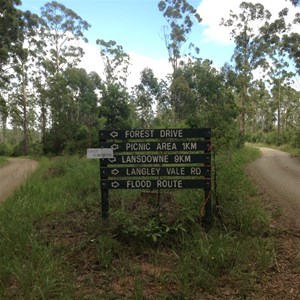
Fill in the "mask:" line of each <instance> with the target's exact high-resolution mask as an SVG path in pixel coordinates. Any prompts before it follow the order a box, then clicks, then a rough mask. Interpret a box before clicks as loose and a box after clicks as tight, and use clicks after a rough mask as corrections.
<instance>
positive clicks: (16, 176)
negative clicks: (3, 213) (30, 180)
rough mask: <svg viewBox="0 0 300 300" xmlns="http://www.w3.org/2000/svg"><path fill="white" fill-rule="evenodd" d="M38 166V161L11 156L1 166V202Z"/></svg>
mask: <svg viewBox="0 0 300 300" xmlns="http://www.w3.org/2000/svg"><path fill="white" fill-rule="evenodd" d="M37 166H38V162H37V161H35V160H31V159H25V158H10V159H9V163H8V164H7V165H5V166H3V167H0V202H1V201H3V200H5V199H6V198H7V197H8V196H9V195H10V194H11V193H12V192H13V191H14V190H15V189H16V188H18V187H19V186H20V185H21V184H22V183H24V182H25V180H26V178H27V177H28V175H29V174H30V173H32V172H33V171H34V170H35V169H36V168H37Z"/></svg>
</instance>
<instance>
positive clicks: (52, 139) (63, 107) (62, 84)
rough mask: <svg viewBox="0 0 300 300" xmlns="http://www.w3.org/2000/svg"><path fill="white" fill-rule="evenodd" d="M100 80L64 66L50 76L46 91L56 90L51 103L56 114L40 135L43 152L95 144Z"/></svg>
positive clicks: (60, 151)
mask: <svg viewBox="0 0 300 300" xmlns="http://www.w3.org/2000/svg"><path fill="white" fill-rule="evenodd" d="M50 80H52V79H50ZM100 83H101V81H100V78H99V76H98V75H97V74H95V73H90V74H88V73H87V72H86V71H85V70H84V69H78V68H69V69H66V70H65V71H64V72H63V73H62V74H58V75H56V76H55V77H54V78H53V82H51V84H50V89H49V91H48V92H49V93H51V94H56V98H57V100H56V101H53V103H52V105H53V106H54V111H55V113H56V114H57V115H56V116H55V118H53V119H52V125H51V128H50V130H48V132H46V134H45V137H44V151H45V152H46V153H48V152H51V153H55V154H60V153H62V152H66V153H75V152H82V151H85V149H86V148H88V147H92V146H95V145H96V141H97V140H98V136H97V130H98V129H99V126H98V113H97V109H98V102H99V99H98V96H97V90H99V85H100Z"/></svg>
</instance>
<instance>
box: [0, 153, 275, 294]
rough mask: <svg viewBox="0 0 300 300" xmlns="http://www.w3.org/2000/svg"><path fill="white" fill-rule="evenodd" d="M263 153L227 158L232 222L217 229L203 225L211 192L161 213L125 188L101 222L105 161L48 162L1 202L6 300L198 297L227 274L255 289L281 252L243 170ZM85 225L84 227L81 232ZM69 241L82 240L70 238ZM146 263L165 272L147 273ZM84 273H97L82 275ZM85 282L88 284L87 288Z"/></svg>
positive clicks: (224, 186)
mask: <svg viewBox="0 0 300 300" xmlns="http://www.w3.org/2000/svg"><path fill="white" fill-rule="evenodd" d="M257 156H258V151H257V150H253V149H249V148H245V149H244V150H242V151H240V152H238V153H236V154H234V155H233V156H232V158H231V160H230V161H229V160H228V159H227V158H226V157H225V156H224V157H223V156H221V155H219V156H218V157H217V161H216V165H217V170H216V172H217V174H216V175H217V190H216V191H215V192H216V193H215V197H217V198H218V204H219V205H220V207H219V213H220V215H221V216H222V222H220V219H218V218H216V219H215V226H214V229H213V230H212V231H211V232H210V233H206V232H205V231H204V230H203V229H202V228H201V226H200V223H199V216H200V208H201V205H202V203H201V201H203V192H202V191H189V190H187V191H186V192H185V191H182V192H178V193H175V194H174V197H173V196H170V197H169V196H168V197H169V198H165V199H161V207H160V210H159V211H157V210H156V209H157V206H155V205H153V204H151V203H152V202H151V201H152V199H150V198H149V199H146V200H147V201H145V199H144V200H143V199H142V198H140V197H139V196H138V194H137V191H120V193H118V192H117V191H115V192H114V193H111V219H110V222H106V223H103V224H102V225H101V224H99V219H97V220H96V218H95V215H96V214H97V213H98V214H99V213H100V212H97V213H96V214H95V213H93V214H89V211H91V210H92V209H95V204H96V203H97V202H98V201H99V170H98V168H99V164H98V162H97V161H94V160H86V159H81V158H79V157H75V156H73V157H60V158H54V159H51V160H49V159H46V158H45V159H42V160H41V161H40V166H39V168H38V170H37V171H36V173H35V174H34V175H33V176H32V177H31V178H30V179H29V180H28V181H27V183H26V184H25V185H23V186H22V188H20V189H19V190H18V191H17V192H16V193H15V194H14V195H13V196H12V197H10V198H9V199H7V201H5V202H4V203H3V205H1V206H0V236H1V238H0V270H1V272H0V299H1V298H3V299H76V298H78V299H80V298H83V297H90V299H98V298H99V297H100V298H103V299H106V298H108V299H118V298H120V297H121V298H122V297H123V296H124V295H125V294H126V295H127V296H126V297H129V298H130V299H142V298H143V297H144V295H145V293H144V292H145V290H146V289H150V290H149V291H147V292H148V293H152V294H151V295H152V298H153V297H154V298H157V299H166V298H169V299H173V298H176V299H193V296H194V295H195V293H199V291H201V290H205V291H208V292H210V293H213V292H215V291H216V290H217V287H218V285H219V282H220V280H221V279H222V280H224V277H225V278H226V282H227V284H228V285H229V286H230V285H233V286H234V289H235V290H236V289H237V286H239V288H240V289H241V290H243V291H241V293H242V292H243V293H246V292H245V291H247V290H248V289H250V288H251V285H252V283H253V280H254V279H255V278H256V277H257V276H259V274H261V272H263V271H264V270H266V268H268V266H270V264H272V255H273V250H272V243H271V241H270V240H268V239H266V238H264V237H263V233H264V232H265V230H266V228H267V226H268V222H269V217H268V216H267V214H266V213H265V212H264V211H263V209H262V208H261V206H260V205H259V203H258V200H257V199H256V196H255V189H254V188H253V187H252V186H251V184H250V183H249V181H248V180H247V178H246V176H245V175H244V172H243V166H244V164H245V163H247V161H249V160H252V159H254V158H255V157H257ZM142 200H143V201H142ZM148 200H149V201H148ZM122 203H123V207H122ZM149 203H150V204H149ZM155 203H156V202H155ZM134 207H135V209H133V208H134ZM130 209H131V211H130ZM70 212H75V214H74V217H75V218H78V219H75V220H72V218H70ZM156 212H158V215H157V216H156V215H155V213H156ZM99 215H100V214H99ZM71 217H73V215H71ZM82 220H84V222H83V221H82ZM72 222H73V225H72V226H71V225H70V224H69V223H72ZM77 223H78V224H77ZM221 223H222V224H221ZM103 225H104V226H103ZM78 226H84V230H82V229H80V230H79V231H80V234H78V233H77V232H76V230H77V229H78ZM49 228H50V229H52V228H53V230H52V231H51V230H50V233H51V234H48V235H47V230H48V231H49ZM48 233H49V232H48ZM76 234H77V235H76ZM69 235H71V236H72V237H74V238H76V239H75V242H74V243H75V244H72V243H69V244H68V243H66V242H65V241H64V238H67V237H68V236H69ZM91 258H92V259H91ZM74 260H75V261H76V263H75V262H74ZM145 262H146V263H147V264H148V265H150V267H153V268H154V267H155V266H156V265H159V266H160V267H161V268H163V269H165V271H164V272H162V273H160V272H158V273H155V272H152V273H151V272H150V273H151V274H150V276H148V275H147V276H146V275H145V273H143V272H144V271H143V268H142V266H143V264H144V263H145ZM89 263H92V264H93V265H89ZM95 266H96V267H95ZM139 266H140V267H139ZM82 268H86V269H87V270H93V272H91V274H90V275H88V274H87V273H86V272H84V273H81V272H83V271H82ZM95 268H96V269H95ZM150 271H151V268H150ZM148 272H149V270H148ZM78 278H79V279H81V278H86V279H85V281H84V282H82V281H80V284H78V282H77V281H76V280H78ZM128 281H130V282H131V283H132V287H131V289H129V287H130V282H128ZM114 282H116V284H115V285H114V284H113V283H114ZM122 282H125V283H127V284H125V287H124V288H126V287H128V289H129V290H128V291H122V293H120V292H119V291H118V289H116V288H115V286H118V285H119V286H120V285H121V283H122ZM76 286H80V291H79V292H78V288H76ZM96 286H97V287H98V288H96ZM99 286H101V287H102V289H104V291H103V290H102V292H101V293H102V294H101V296H100V292H99ZM170 286H171V287H172V288H171V290H170ZM149 287H150V288H149ZM85 288H86V289H85ZM78 293H79V294H78ZM78 295H79V296H78ZM122 295H123V296H122ZM128 295H130V296H128Z"/></svg>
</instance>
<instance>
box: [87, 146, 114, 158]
mask: <svg viewBox="0 0 300 300" xmlns="http://www.w3.org/2000/svg"><path fill="white" fill-rule="evenodd" d="M86 156H87V158H89V159H99V158H113V157H114V151H113V149H112V148H89V149H87V153H86Z"/></svg>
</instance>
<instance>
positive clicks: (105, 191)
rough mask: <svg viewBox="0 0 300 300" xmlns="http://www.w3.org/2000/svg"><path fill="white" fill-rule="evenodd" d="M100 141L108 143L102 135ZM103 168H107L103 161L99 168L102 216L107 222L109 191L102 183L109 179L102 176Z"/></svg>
mask: <svg viewBox="0 0 300 300" xmlns="http://www.w3.org/2000/svg"><path fill="white" fill-rule="evenodd" d="M99 141H100V142H106V139H102V138H101V135H100V134H99ZM101 166H103V167H106V166H107V164H104V163H101V159H100V161H99V168H100V178H101V182H100V190H101V214H102V219H103V220H104V221H105V220H107V219H108V217H109V195H108V189H104V188H102V185H101V183H102V181H103V180H107V179H108V177H107V176H106V175H102V173H101Z"/></svg>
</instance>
